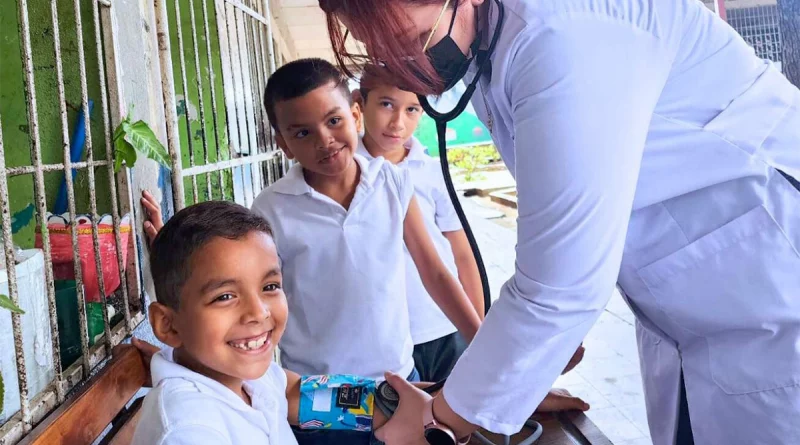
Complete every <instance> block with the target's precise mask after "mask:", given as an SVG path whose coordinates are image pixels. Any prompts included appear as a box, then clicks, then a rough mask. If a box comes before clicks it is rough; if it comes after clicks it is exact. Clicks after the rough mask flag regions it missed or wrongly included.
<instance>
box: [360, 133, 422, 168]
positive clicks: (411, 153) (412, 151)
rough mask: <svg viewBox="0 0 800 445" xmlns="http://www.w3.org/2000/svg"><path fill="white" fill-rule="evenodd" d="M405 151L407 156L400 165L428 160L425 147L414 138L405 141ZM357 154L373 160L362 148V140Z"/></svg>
mask: <svg viewBox="0 0 800 445" xmlns="http://www.w3.org/2000/svg"><path fill="white" fill-rule="evenodd" d="M405 147H406V150H408V155H406V158H405V159H403V161H402V162H400V165H402V164H403V163H404V162H408V163H412V164H413V163H418V162H425V161H426V160H427V159H428V155H427V154H425V146H424V145H422V142H420V141H419V139H417V138H416V137H415V136H411V139H409V140H408V141H406V144H405ZM358 154H360V155H361V156H364V157H365V158H367V159H368V160H372V159H375V158H374V157H373V156H372V155H371V154H369V152H368V151H367V147H365V146H364V140H363V139H362V140H360V141H359V143H358Z"/></svg>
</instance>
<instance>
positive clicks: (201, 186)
mask: <svg viewBox="0 0 800 445" xmlns="http://www.w3.org/2000/svg"><path fill="white" fill-rule="evenodd" d="M192 4H193V6H194V11H195V21H196V22H195V26H196V30H197V35H196V38H197V46H198V50H199V54H198V56H199V57H198V59H199V62H200V78H201V79H200V84H201V87H202V90H203V105H204V110H205V115H204V118H205V121H206V132H207V133H206V135H205V136H206V144H207V146H208V159H209V162H216V161H217V160H227V159H230V152H229V148H228V136H227V127H226V122H227V121H226V116H225V98H224V94H223V87H222V66H221V60H220V56H219V54H220V49H219V39H218V38H217V22H216V16H215V13H214V2H213V1H211V0H207V1H206V6H207V7H208V10H207V14H208V20H209V37H210V40H211V42H210V44H211V58H212V64H213V68H214V88H215V94H216V99H217V101H216V102H217V104H216V105H217V122H216V124H217V125H216V129H217V133H216V135H215V133H214V128H215V127H214V118H213V113H212V100H211V71H210V69H209V66H208V58H207V56H206V54H207V52H206V51H207V48H208V46H207V45H208V44H209V42H207V41H206V38H205V34H204V32H203V2H202V0H192ZM179 6H180V9H181V11H180V12H181V17H180V20H181V31H182V37H183V46H184V48H183V49H184V51H183V57H184V61H185V62H186V83H187V85H186V89H187V91H188V97H184V91H183V89H184V88H183V86H184V85H183V80H182V78H181V66H180V46H179V45H178V31H177V26H176V25H175V23H176V18H175V7H174V3H172V2H170V3H169V4H168V7H167V12H168V15H169V23H170V47H171V51H172V70H173V77H174V81H175V95H176V102H177V108H178V110H177V111H178V129H179V131H180V139H181V148H182V149H181V152H182V153H183V166H184V168H188V167H189V165H190V164H189V152H190V150H189V144H190V141H191V147H192V151H193V152H194V161H195V165H203V164H204V163H205V162H204V155H203V127H202V122H201V120H200V94H199V90H198V87H197V75H196V73H197V71H196V64H195V53H194V47H193V45H192V22H191V15H190V6H191V5H190V2H189V0H180V4H179ZM187 119H188V121H189V129H188V130H187V126H186V122H187ZM190 138H191V139H190ZM218 149H219V154H220V155H219V157H218V156H217V151H218ZM223 183H224V184H225V187H224V189H225V198H226V199H229V200H230V199H233V191H232V190H233V182H232V179H231V174H230V171H228V170H226V171H224V177H223ZM211 185H212V188H211V190H212V196H211V198H213V199H222V190H223V188H222V187H220V185H219V173H217V172H213V173H211ZM197 188H198V195H199V199H200V200H201V201H205V200H208V199H209V196H208V195H207V193H206V175H200V176H197ZM184 190H185V199H186V203H187V204H190V203H192V202H193V197H192V183H191V180H189V179H186V180H184Z"/></svg>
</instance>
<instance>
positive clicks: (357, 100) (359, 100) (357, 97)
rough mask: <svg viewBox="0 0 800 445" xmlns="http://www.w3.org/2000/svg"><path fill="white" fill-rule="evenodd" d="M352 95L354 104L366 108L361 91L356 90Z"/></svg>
mask: <svg viewBox="0 0 800 445" xmlns="http://www.w3.org/2000/svg"><path fill="white" fill-rule="evenodd" d="M350 95H351V96H352V97H353V102H355V103H357V104H359V105H360V106H361V107H362V108H363V107H364V96H362V95H361V90H359V89H355V90H353V92H352V93H350Z"/></svg>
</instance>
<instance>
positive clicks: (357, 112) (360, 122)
mask: <svg viewBox="0 0 800 445" xmlns="http://www.w3.org/2000/svg"><path fill="white" fill-rule="evenodd" d="M350 111H351V112H352V113H353V119H355V120H356V128H357V129H358V132H359V133H361V132H363V131H364V113H362V112H361V105H359V103H358V102H353V105H352V106H351V107H350Z"/></svg>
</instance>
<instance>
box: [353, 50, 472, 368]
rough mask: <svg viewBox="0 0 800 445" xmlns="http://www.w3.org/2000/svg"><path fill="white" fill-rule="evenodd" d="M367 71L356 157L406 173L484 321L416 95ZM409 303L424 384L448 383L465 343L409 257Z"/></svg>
mask: <svg viewBox="0 0 800 445" xmlns="http://www.w3.org/2000/svg"><path fill="white" fill-rule="evenodd" d="M374 69H380V68H377V67H374V66H371V67H368V69H366V70H365V71H364V72H363V73H362V77H361V86H360V88H359V89H358V90H356V91H354V92H353V97H354V99H355V100H356V102H358V103H359V105H360V106H361V110H362V113H363V116H364V137H363V138H362V144H361V146H360V147H359V150H358V153H359V154H361V155H363V156H364V157H366V158H367V159H373V158H377V157H383V158H384V159H386V160H387V161H389V162H391V163H392V164H394V165H396V166H397V167H398V168H400V169H401V170H404V171H407V172H408V174H409V176H410V178H411V180H412V182H413V183H414V192H415V195H416V198H417V202H418V203H419V207H420V210H421V213H422V218H423V220H424V222H425V227H426V229H427V230H428V233H429V234H430V236H431V239H432V241H433V244H434V245H435V246H436V250H437V252H438V254H439V256H440V257H441V258H442V261H443V262H444V264H445V265H446V266H447V268H448V270H449V271H450V272H451V273H452V274H454V275H456V276H458V279H459V281H460V282H461V285H462V286H463V288H464V290H465V291H466V293H467V295H468V296H469V299H470V301H471V303H472V305H473V307H474V308H475V310H476V312H477V313H478V314H479V315H480V317H481V318H483V314H484V298H483V288H482V285H481V278H480V274H479V272H478V266H477V264H476V262H475V257H474V255H473V253H472V249H471V248H470V245H469V241H468V240H467V236H466V234H465V233H464V230H463V228H462V227H461V222H460V221H459V219H458V215H457V214H456V211H455V209H454V208H453V203H452V202H451V201H450V197H449V196H448V193H447V189H446V186H445V183H444V177H443V176H442V171H441V169H440V166H439V162H438V161H437V160H435V159H433V158H431V157H430V156H428V155H427V154H426V153H425V147H424V146H422V144H420V142H419V141H418V140H417V139H416V138H415V137H414V136H413V134H414V130H416V128H417V125H418V124H419V119H420V117H421V116H422V107H421V106H420V104H419V100H418V99H417V95H416V94H414V93H411V92H408V91H404V90H401V89H400V88H397V87H396V86H392V85H386V84H384V83H382V82H381V81H380V80H379V78H378V76H376V75H374V74H373V73H372V71H371V70H374ZM406 293H407V297H408V310H409V320H410V322H411V338H412V339H413V341H414V363H415V365H416V368H417V371H419V373H420V378H421V379H422V380H423V381H426V382H438V381H440V380H443V379H445V378H447V376H448V375H449V374H450V371H451V370H452V369H453V366H455V364H456V361H458V358H459V357H460V356H461V354H462V353H463V352H464V350H465V349H466V348H467V342H466V341H465V339H464V338H463V337H462V336H461V335H460V334H459V333H458V331H457V330H456V327H455V326H453V324H452V323H451V322H450V320H448V319H447V316H445V314H444V313H443V312H442V311H441V309H439V307H438V306H437V305H436V303H435V302H434V301H433V299H432V298H431V296H430V295H429V294H428V292H427V291H426V290H425V287H424V286H423V283H422V281H421V279H420V273H419V272H418V271H417V268H416V266H415V265H414V261H413V260H412V259H411V256H410V255H408V254H407V255H406Z"/></svg>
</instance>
